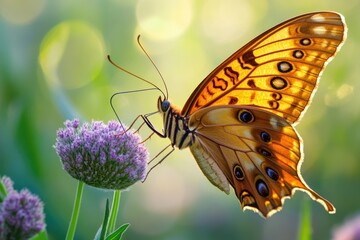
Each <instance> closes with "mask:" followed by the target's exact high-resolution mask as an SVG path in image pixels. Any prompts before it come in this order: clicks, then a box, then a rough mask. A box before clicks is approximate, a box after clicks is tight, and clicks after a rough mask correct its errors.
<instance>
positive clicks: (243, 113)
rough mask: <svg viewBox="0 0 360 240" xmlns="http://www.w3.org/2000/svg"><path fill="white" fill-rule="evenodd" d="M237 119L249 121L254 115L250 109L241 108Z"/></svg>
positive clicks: (252, 119)
mask: <svg viewBox="0 0 360 240" xmlns="http://www.w3.org/2000/svg"><path fill="white" fill-rule="evenodd" d="M238 119H239V120H240V121H242V122H244V123H250V122H252V121H254V119H255V117H254V115H253V114H252V113H251V112H250V111H248V110H245V109H243V110H240V111H239V112H238Z"/></svg>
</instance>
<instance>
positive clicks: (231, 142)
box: [189, 106, 335, 217]
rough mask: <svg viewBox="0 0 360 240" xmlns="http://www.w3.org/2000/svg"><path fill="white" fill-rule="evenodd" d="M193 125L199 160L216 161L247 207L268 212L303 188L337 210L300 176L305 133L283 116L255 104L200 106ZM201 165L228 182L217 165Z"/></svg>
mask: <svg viewBox="0 0 360 240" xmlns="http://www.w3.org/2000/svg"><path fill="white" fill-rule="evenodd" d="M189 127H190V128H191V129H195V132H196V141H195V143H194V144H193V145H192V146H191V147H190V149H191V151H192V152H193V153H197V154H194V156H195V158H196V160H197V161H198V162H199V161H200V162H201V161H205V160H206V161H207V162H214V163H215V164H216V165H217V167H218V168H219V169H220V170H221V173H223V174H224V175H225V177H226V179H227V181H228V183H229V184H230V185H231V186H232V187H233V188H234V190H235V192H236V196H237V197H238V198H239V200H240V202H241V204H242V207H243V208H244V209H246V208H249V209H252V210H256V211H260V212H261V214H262V215H263V216H265V217H268V216H269V215H271V214H272V213H274V212H275V211H277V210H279V209H280V208H281V207H282V203H283V199H284V198H286V197H290V196H291V195H292V194H293V192H294V190H295V189H300V190H303V191H305V192H307V193H308V194H309V195H310V196H311V197H312V198H314V199H316V200H318V201H319V202H321V203H322V204H323V205H324V206H325V208H326V209H327V210H328V211H330V212H333V211H335V209H334V207H333V206H332V204H331V203H329V202H328V201H327V200H325V199H324V198H322V197H321V196H319V195H318V194H316V193H315V192H314V191H313V190H311V189H310V188H309V187H308V186H307V185H306V183H305V182H304V180H303V179H302V177H301V174H300V169H299V168H300V165H301V161H302V143H301V139H300V136H299V135H298V134H297V132H296V131H295V129H294V128H293V127H292V126H291V125H290V124H289V123H288V122H287V121H286V120H284V119H283V118H281V117H279V116H277V115H275V114H273V113H270V112H267V111H264V110H261V109H258V108H256V107H254V106H213V107H207V108H203V109H201V110H198V111H196V112H195V113H194V114H193V115H192V116H191V117H190V120H189ZM199 165H200V164H199ZM210 165H214V164H213V163H212V164H210ZM210 165H209V166H210ZM200 167H201V166H200ZM201 168H202V167H201ZM202 170H203V172H204V174H205V175H206V176H207V177H208V178H209V180H210V181H211V182H212V183H213V184H215V185H216V186H218V187H219V188H220V189H221V190H224V188H226V182H225V183H224V181H223V180H222V181H220V179H218V177H219V176H220V177H221V173H220V174H219V173H218V170H216V168H213V169H205V170H204V169H203V168H202ZM216 182H217V183H218V184H216ZM224 186H225V187H224Z"/></svg>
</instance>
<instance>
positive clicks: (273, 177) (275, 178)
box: [265, 167, 279, 181]
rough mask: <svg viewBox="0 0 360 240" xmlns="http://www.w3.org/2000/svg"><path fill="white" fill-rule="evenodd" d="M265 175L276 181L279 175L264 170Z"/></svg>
mask: <svg viewBox="0 0 360 240" xmlns="http://www.w3.org/2000/svg"><path fill="white" fill-rule="evenodd" d="M265 171H266V174H267V175H268V176H269V177H270V178H271V179H272V180H275V181H277V180H278V179H279V174H278V173H277V172H276V171H275V170H274V169H272V168H269V167H268V168H266V169H265Z"/></svg>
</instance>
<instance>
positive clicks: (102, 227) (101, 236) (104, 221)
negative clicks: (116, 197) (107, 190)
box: [94, 199, 110, 240]
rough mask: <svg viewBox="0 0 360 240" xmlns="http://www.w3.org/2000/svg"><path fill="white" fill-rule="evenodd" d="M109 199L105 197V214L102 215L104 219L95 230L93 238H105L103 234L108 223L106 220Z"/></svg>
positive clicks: (96, 239) (108, 211)
mask: <svg viewBox="0 0 360 240" xmlns="http://www.w3.org/2000/svg"><path fill="white" fill-rule="evenodd" d="M109 213H110V210H109V199H106V206H105V215H104V220H103V223H102V225H101V226H100V228H99V229H98V230H97V232H96V235H95V238H94V239H95V240H104V239H105V234H106V228H107V225H108V221H109Z"/></svg>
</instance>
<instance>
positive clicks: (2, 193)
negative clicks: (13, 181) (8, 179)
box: [0, 178, 7, 203]
mask: <svg viewBox="0 0 360 240" xmlns="http://www.w3.org/2000/svg"><path fill="white" fill-rule="evenodd" d="M0 179H1V178H0ZM6 195H7V191H6V188H5V185H4V183H3V182H2V181H1V180H0V203H2V202H3V201H4V198H5V197H6Z"/></svg>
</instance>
